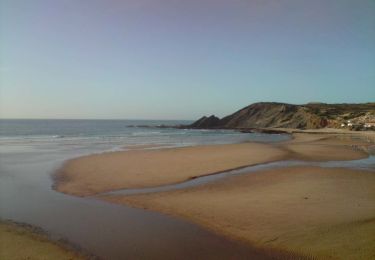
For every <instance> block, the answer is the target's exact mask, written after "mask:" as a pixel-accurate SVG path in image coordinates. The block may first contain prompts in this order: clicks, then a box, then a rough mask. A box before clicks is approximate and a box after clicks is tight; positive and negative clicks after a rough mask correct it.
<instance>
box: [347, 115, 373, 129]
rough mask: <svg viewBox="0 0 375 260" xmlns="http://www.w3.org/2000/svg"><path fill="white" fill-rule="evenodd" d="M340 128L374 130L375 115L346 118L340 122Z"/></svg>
mask: <svg viewBox="0 0 375 260" xmlns="http://www.w3.org/2000/svg"><path fill="white" fill-rule="evenodd" d="M341 127H342V128H348V129H350V130H354V131H367V130H372V131H373V130H375V117H374V116H367V117H364V118H355V119H352V120H347V121H345V122H343V123H341Z"/></svg>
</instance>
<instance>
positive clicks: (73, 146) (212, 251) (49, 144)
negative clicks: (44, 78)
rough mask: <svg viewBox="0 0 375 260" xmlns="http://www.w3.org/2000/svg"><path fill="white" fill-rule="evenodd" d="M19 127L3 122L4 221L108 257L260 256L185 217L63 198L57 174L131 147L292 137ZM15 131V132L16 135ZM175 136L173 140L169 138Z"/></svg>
mask: <svg viewBox="0 0 375 260" xmlns="http://www.w3.org/2000/svg"><path fill="white" fill-rule="evenodd" d="M12 124H13V125H11V126H9V125H8V126H7V127H5V128H6V129H5V130H4V125H5V123H4V121H2V122H1V128H2V129H1V130H2V131H1V132H0V133H2V134H3V136H1V138H0V200H1V201H0V218H1V219H11V220H13V221H17V222H24V223H28V224H31V225H35V226H38V227H41V228H43V229H44V230H46V231H47V232H48V233H49V234H50V235H51V236H52V237H53V238H54V239H60V238H64V239H67V240H68V241H70V242H72V243H73V244H75V245H77V246H79V247H81V248H82V249H84V250H86V251H88V252H91V253H93V254H95V255H97V256H100V257H103V258H106V259H142V258H143V259H150V258H152V259H161V258H163V259H176V258H178V259H197V258H199V259H210V258H211V259H228V258H233V257H234V258H248V257H251V256H259V252H257V251H256V250H253V249H251V248H249V247H247V246H245V245H242V244H240V243H238V242H233V241H230V240H228V239H226V238H223V237H220V236H217V235H215V234H212V233H210V232H208V231H206V230H203V229H201V228H199V227H197V226H195V225H193V224H190V223H188V222H185V221H182V220H179V219H175V218H172V217H168V216H165V215H162V214H159V213H156V212H150V211H145V210H141V209H134V208H130V207H126V206H118V205H114V204H109V203H106V202H102V201H99V200H94V199H90V198H78V197H73V196H69V195H65V194H61V193H58V192H56V191H54V190H52V188H51V186H52V180H51V174H52V173H53V172H54V171H55V170H56V169H57V168H59V167H60V166H61V164H62V163H63V162H64V161H65V160H67V159H70V158H74V157H77V156H80V155H83V154H90V153H97V152H103V151H110V150H113V149H120V148H121V147H123V146H124V145H125V146H126V145H130V144H144V143H151V144H167V145H170V146H184V145H194V144H201V143H231V142H241V141H245V140H254V139H255V140H259V138H260V139H263V140H267V138H269V141H275V140H282V139H285V138H286V137H285V136H279V137H278V136H269V137H267V136H268V135H258V136H256V135H252V134H240V133H237V132H233V131H223V132H220V131H213V132H210V131H193V132H192V133H189V134H178V133H177V132H178V131H184V130H176V129H173V130H167V129H165V130H161V133H162V134H161V135H160V133H159V132H158V133H155V131H154V130H153V129H134V128H132V130H129V129H128V128H124V127H123V126H124V125H123V122H115V124H116V125H118V126H119V128H118V129H117V130H116V131H118V132H116V134H113V133H112V135H111V136H109V135H108V134H107V132H106V131H105V129H107V128H108V126H103V125H101V126H99V128H100V129H101V130H100V131H99V133H91V132H90V133H86V134H81V135H78V134H77V132H79V131H80V129H81V128H80V127H79V125H80V124H84V125H87V124H89V125H90V124H91V125H92V124H96V125H98V124H99V125H100V124H103V122H99V123H98V122H89V123H87V122H77V124H78V125H75V127H74V129H73V130H72V129H69V124H67V122H57V123H56V122H31V123H30V124H31V125H28V124H27V122H26V123H25V122H17V124H16V123H14V122H13V123H12ZM20 124H21V125H20ZM38 124H40V125H41V126H45V125H46V124H47V125H48V131H47V130H46V129H44V127H39V128H38V126H37V125H38ZM70 124H71V122H70ZM110 124H112V122H111V123H110ZM60 128H64V130H63V132H64V133H65V135H64V137H62V136H61V131H60V130H57V129H60ZM88 128H89V129H91V128H90V127H88ZM30 129H33V130H32V131H31V130H30ZM121 129H123V130H124V132H121ZM12 131H15V134H13V135H12ZM43 131H44V132H43ZM46 131H47V132H46ZM90 131H91V130H90ZM112 131H113V129H112ZM131 131H133V132H131ZM134 131H138V132H139V131H141V132H143V134H142V135H139V133H138V134H136V135H135V136H137V137H134V135H133V134H132V133H136V132H134ZM163 131H164V132H163ZM168 131H170V133H169V135H168V134H165V133H167V132H168ZM153 132H154V133H153ZM25 133H27V134H25ZM68 133H69V134H68ZM132 136H133V137H132ZM176 136H179V137H176ZM150 140H151V141H150ZM201 140H205V141H204V142H202V141H201Z"/></svg>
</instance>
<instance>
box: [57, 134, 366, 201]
mask: <svg viewBox="0 0 375 260" xmlns="http://www.w3.org/2000/svg"><path fill="white" fill-rule="evenodd" d="M336 138H337V135H329V136H327V135H325V134H319V135H318V134H313V135H310V134H308V133H294V134H292V138H291V140H288V141H282V142H277V143H260V142H244V143H239V144H220V145H199V146H187V147H177V148H162V147H161V148H157V149H143V150H139V149H130V150H127V151H115V152H104V153H99V154H91V155H85V156H81V157H77V158H73V159H71V160H68V161H66V162H64V164H63V165H62V167H60V168H59V169H58V170H57V171H56V172H55V173H54V174H53V175H52V178H53V186H52V188H53V189H54V190H56V191H59V192H62V193H65V194H70V195H75V196H80V197H84V196H92V195H95V194H100V193H105V192H110V191H114V190H121V189H128V188H129V189H132V188H149V187H155V186H164V185H170V184H178V183H181V182H184V181H187V180H191V179H194V178H197V177H202V176H209V175H214V174H218V173H222V172H226V171H230V170H235V169H240V168H245V167H248V166H254V165H257V164H262V163H269V162H274V161H282V160H303V161H340V160H343V161H345V160H356V159H362V158H366V157H368V153H367V152H366V151H365V150H360V149H357V150H354V149H353V147H352V146H353V145H349V143H350V144H353V143H354V144H355V145H356V147H364V146H366V145H368V143H365V142H363V141H355V142H353V141H350V142H349V143H344V144H343V142H342V141H341V140H338V139H336ZM312 144H313V145H312ZM340 153H343V154H340ZM215 157H216V158H215ZM122 169H126V171H123V170H122ZM104 172H105V175H104V174H102V173H104Z"/></svg>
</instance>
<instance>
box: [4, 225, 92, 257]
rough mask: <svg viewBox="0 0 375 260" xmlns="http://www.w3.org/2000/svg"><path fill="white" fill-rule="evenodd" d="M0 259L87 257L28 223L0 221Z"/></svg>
mask: <svg viewBox="0 0 375 260" xmlns="http://www.w3.org/2000/svg"><path fill="white" fill-rule="evenodd" d="M0 248H1V250H0V259H40V258H41V257H42V258H43V259H88V257H89V256H84V255H83V254H80V253H78V252H74V251H73V250H70V249H68V248H67V246H65V245H63V244H62V243H58V242H55V241H51V240H50V239H49V238H48V236H47V235H46V234H44V233H43V231H41V230H39V229H37V228H34V227H31V226H29V225H21V224H15V223H13V222H8V221H1V222H0Z"/></svg>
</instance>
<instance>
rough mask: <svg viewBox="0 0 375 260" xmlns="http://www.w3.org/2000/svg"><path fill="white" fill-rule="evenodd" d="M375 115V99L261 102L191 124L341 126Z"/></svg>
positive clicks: (200, 125)
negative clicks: (330, 101) (360, 100)
mask: <svg viewBox="0 0 375 260" xmlns="http://www.w3.org/2000/svg"><path fill="white" fill-rule="evenodd" d="M374 116H375V103H365V104H324V103H309V104H306V105H293V104H286V103H275V102H260V103H255V104H252V105H250V106H247V107H245V108H243V109H241V110H239V111H237V112H235V113H233V114H231V115H229V116H226V117H224V118H222V119H219V118H217V117H216V116H210V117H202V118H200V119H199V120H198V121H196V122H194V123H193V124H191V125H190V126H189V127H191V128H230V129H245V128H271V127H272V128H298V129H318V128H324V127H333V128H337V127H341V125H342V124H343V123H345V122H347V121H348V120H351V121H352V122H356V120H357V119H358V118H363V117H367V118H371V117H374Z"/></svg>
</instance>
